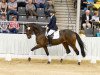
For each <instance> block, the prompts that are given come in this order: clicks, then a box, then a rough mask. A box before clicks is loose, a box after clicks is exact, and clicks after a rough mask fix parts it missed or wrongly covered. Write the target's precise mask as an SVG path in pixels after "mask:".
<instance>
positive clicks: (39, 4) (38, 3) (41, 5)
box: [35, 0, 45, 9]
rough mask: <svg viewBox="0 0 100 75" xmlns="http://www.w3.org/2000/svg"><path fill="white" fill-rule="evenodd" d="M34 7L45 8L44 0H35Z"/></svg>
mask: <svg viewBox="0 0 100 75" xmlns="http://www.w3.org/2000/svg"><path fill="white" fill-rule="evenodd" d="M35 5H36V9H37V8H45V0H35Z"/></svg>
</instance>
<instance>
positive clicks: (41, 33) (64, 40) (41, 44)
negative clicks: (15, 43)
mask: <svg viewBox="0 0 100 75" xmlns="http://www.w3.org/2000/svg"><path fill="white" fill-rule="evenodd" d="M45 32H46V29H44V28H43V27H41V26H40V25H37V24H34V23H33V24H29V25H27V28H26V35H27V37H28V39H30V38H31V36H32V34H33V33H34V34H35V35H36V43H37V45H36V46H35V47H33V48H32V49H31V51H34V50H36V49H38V48H44V50H45V52H46V55H47V56H48V63H50V62H51V58H50V55H49V52H48V48H47V45H48V39H47V37H46V36H45ZM59 34H60V37H59V38H58V39H52V46H53V45H59V44H62V45H63V46H64V48H65V50H66V53H65V55H66V54H69V53H70V49H69V46H71V47H72V48H73V50H74V51H75V53H76V55H79V51H78V49H77V48H76V40H77V41H78V43H79V46H80V49H81V54H82V56H83V57H85V56H86V54H85V51H84V43H83V42H82V40H81V38H80V36H79V35H78V34H77V33H76V32H73V31H71V30H68V29H64V30H60V31H59ZM65 55H64V56H63V57H65ZM28 60H29V61H30V60H31V58H30V57H29V58H28ZM60 61H61V62H62V61H63V58H61V60H60ZM80 62H81V61H80V60H79V61H78V64H79V65H80Z"/></svg>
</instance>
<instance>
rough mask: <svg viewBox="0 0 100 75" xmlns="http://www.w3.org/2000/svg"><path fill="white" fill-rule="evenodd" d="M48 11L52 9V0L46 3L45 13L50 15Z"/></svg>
mask: <svg viewBox="0 0 100 75" xmlns="http://www.w3.org/2000/svg"><path fill="white" fill-rule="evenodd" d="M50 11H54V5H53V3H52V1H48V4H47V5H46V8H45V15H46V16H50Z"/></svg>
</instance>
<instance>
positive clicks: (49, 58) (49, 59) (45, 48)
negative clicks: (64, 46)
mask: <svg viewBox="0 0 100 75" xmlns="http://www.w3.org/2000/svg"><path fill="white" fill-rule="evenodd" d="M43 48H44V50H45V52H46V55H47V56H48V64H50V63H51V57H50V55H49V51H48V48H47V47H46V46H45V47H43Z"/></svg>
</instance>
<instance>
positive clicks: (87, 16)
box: [81, 10, 92, 29]
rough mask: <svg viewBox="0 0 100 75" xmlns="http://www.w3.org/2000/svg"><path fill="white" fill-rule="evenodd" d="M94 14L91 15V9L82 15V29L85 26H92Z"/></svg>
mask: <svg viewBox="0 0 100 75" xmlns="http://www.w3.org/2000/svg"><path fill="white" fill-rule="evenodd" d="M91 19H92V16H91V15H90V11H89V10H86V11H85V14H83V15H82V24H81V29H83V28H86V27H88V28H90V27H91V21H90V20H91Z"/></svg>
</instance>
